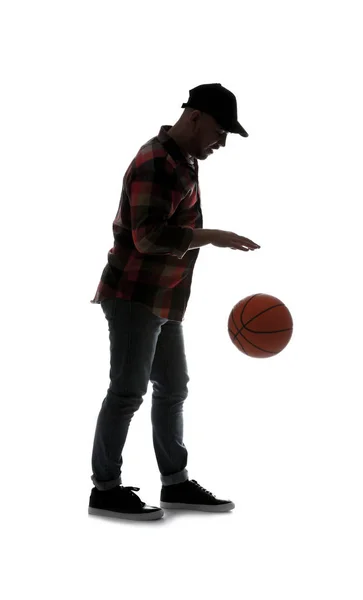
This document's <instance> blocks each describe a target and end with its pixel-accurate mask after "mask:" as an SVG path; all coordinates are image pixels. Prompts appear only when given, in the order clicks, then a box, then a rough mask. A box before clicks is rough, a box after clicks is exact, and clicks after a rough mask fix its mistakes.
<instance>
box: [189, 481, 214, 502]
mask: <svg viewBox="0 0 363 600" xmlns="http://www.w3.org/2000/svg"><path fill="white" fill-rule="evenodd" d="M190 481H191V483H194V485H195V486H196V487H197V488H198V489H199V490H201V491H202V492H205V493H206V494H209V495H210V496H212V498H215V495H214V494H212V492H209V491H208V490H206V489H205V488H204V487H202V486H201V485H200V484H199V483H198V482H197V481H195V479H191V480H190Z"/></svg>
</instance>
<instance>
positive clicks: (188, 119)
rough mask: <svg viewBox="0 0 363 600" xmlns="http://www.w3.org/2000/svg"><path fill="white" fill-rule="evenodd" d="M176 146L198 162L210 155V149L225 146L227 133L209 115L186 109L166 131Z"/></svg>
mask: <svg viewBox="0 0 363 600" xmlns="http://www.w3.org/2000/svg"><path fill="white" fill-rule="evenodd" d="M168 135H170V137H172V138H173V139H174V140H175V142H176V143H177V144H178V146H179V147H180V148H181V149H182V150H183V151H184V152H186V153H187V154H190V155H191V156H193V157H194V158H197V159H198V160H205V159H206V158H207V157H208V156H210V154H212V148H213V149H217V148H219V147H220V146H225V145H226V138H227V135H228V131H225V130H224V129H223V127H221V126H220V125H219V123H217V121H216V120H215V119H214V117H212V116H211V115H208V114H207V113H204V112H202V111H200V110H194V109H193V108H186V109H185V110H184V112H183V114H182V116H181V117H180V119H179V121H177V122H176V123H175V125H173V127H172V128H171V129H169V131H168Z"/></svg>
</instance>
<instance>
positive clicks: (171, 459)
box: [91, 298, 189, 490]
mask: <svg viewBox="0 0 363 600" xmlns="http://www.w3.org/2000/svg"><path fill="white" fill-rule="evenodd" d="M101 306H102V310H103V312H104V314H105V317H106V319H107V321H108V329H109V338H110V354H111V361H110V362H111V370H110V386H109V388H108V391H107V395H106V398H105V399H104V400H103V403H102V406H101V410H100V413H99V416H98V419H97V425H96V432H95V437H94V444H93V452H92V471H93V475H92V477H91V479H92V481H93V483H94V485H95V487H96V488H98V489H99V490H108V489H110V488H112V487H116V486H118V485H120V484H122V479H121V467H122V450H123V447H124V445H125V441H126V436H127V432H128V429H129V425H130V422H131V419H132V417H133V415H134V413H135V411H136V410H138V408H139V407H140V406H141V404H142V402H143V396H144V395H145V394H146V392H147V388H148V383H149V381H151V382H152V385H153V394H152V406H151V422H152V433H153V444H154V450H155V456H156V460H157V463H158V467H159V471H160V479H161V482H162V484H163V485H171V484H174V483H181V482H183V481H185V480H186V479H188V471H187V470H186V468H185V467H186V464H187V457H188V453H187V450H186V448H185V446H184V444H183V403H184V400H185V399H186V398H187V395H188V388H187V383H188V381H189V376H188V371H187V363H186V356H185V350H184V337H183V327H182V323H180V322H177V321H169V320H168V319H162V318H160V317H158V316H157V315H154V314H153V313H152V312H151V311H150V310H149V309H148V308H147V307H146V306H144V305H142V304H140V303H137V302H132V301H129V300H124V299H122V298H110V299H107V300H103V301H102V303H101Z"/></svg>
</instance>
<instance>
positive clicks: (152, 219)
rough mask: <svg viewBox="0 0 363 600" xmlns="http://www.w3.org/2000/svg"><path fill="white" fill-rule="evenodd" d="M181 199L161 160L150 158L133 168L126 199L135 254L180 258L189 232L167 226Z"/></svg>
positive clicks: (187, 241) (186, 249) (174, 180)
mask: <svg viewBox="0 0 363 600" xmlns="http://www.w3.org/2000/svg"><path fill="white" fill-rule="evenodd" d="M183 197H184V196H183V193H182V192H181V191H180V187H179V186H178V185H177V182H176V179H175V173H172V172H171V171H170V172H169V170H168V168H167V166H166V164H165V159H163V158H160V159H159V158H154V159H153V160H150V161H147V162H145V163H143V164H142V165H140V166H138V167H136V169H135V172H134V173H133V175H132V178H131V182H130V188H129V198H130V210H131V230H132V238H133V241H134V244H135V247H136V248H137V250H138V251H139V252H141V253H142V254H171V255H174V256H177V257H178V258H183V256H184V254H185V253H186V252H187V251H188V248H189V246H190V244H191V241H192V238H193V229H192V228H190V227H171V226H170V225H168V222H167V221H168V219H169V218H170V217H171V216H172V215H173V214H174V213H175V211H176V210H177V208H178V206H179V205H180V203H181V202H182V200H183Z"/></svg>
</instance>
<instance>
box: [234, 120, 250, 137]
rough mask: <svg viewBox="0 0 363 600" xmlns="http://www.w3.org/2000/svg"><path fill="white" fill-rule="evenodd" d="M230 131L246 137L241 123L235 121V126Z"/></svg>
mask: <svg viewBox="0 0 363 600" xmlns="http://www.w3.org/2000/svg"><path fill="white" fill-rule="evenodd" d="M232 133H239V135H241V136H242V137H248V133H247V131H246V130H245V129H243V127H242V125H241V124H240V123H238V122H237V125H236V127H234V129H233V131H232Z"/></svg>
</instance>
